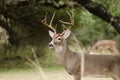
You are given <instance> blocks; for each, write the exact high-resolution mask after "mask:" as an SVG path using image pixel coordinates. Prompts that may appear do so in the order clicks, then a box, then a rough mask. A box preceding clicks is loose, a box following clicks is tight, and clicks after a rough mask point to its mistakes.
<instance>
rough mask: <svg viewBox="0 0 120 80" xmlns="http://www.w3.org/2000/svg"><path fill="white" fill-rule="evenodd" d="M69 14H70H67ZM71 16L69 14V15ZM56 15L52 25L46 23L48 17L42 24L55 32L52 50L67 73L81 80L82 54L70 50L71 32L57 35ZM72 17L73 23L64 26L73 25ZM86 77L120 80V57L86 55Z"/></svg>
mask: <svg viewBox="0 0 120 80" xmlns="http://www.w3.org/2000/svg"><path fill="white" fill-rule="evenodd" d="M67 13H68V12H67ZM68 14H69V13H68ZM54 16H55V13H54V14H53V16H52V19H51V21H50V24H47V23H46V19H47V15H46V16H45V19H43V20H42V21H41V22H42V23H43V24H44V25H45V26H47V27H48V28H50V29H51V30H53V31H49V35H50V37H51V38H52V41H51V42H50V43H49V47H50V48H54V49H55V52H56V56H57V58H58V60H59V61H60V62H61V64H62V65H63V66H64V68H65V69H66V71H67V72H68V73H69V74H70V75H73V76H74V80H81V66H82V65H81V54H84V53H81V54H79V53H76V52H73V51H71V50H70V49H69V47H68V45H67V42H66V39H67V38H68V37H69V36H70V32H71V31H70V30H69V29H67V30H64V31H63V32H62V33H57V32H56V30H55V29H54V28H53V27H52V25H51V24H52V21H53V18H54ZM69 16H70V19H71V23H68V22H63V21H61V22H62V23H64V24H66V23H67V24H70V25H71V24H73V19H72V18H73V16H71V15H70V14H69ZM84 75H105V76H107V77H108V76H111V77H113V78H114V79H115V80H120V56H116V55H90V54H84Z"/></svg>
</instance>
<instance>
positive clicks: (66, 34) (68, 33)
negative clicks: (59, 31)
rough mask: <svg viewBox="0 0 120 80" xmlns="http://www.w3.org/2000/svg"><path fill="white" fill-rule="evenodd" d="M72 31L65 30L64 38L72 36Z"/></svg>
mask: <svg viewBox="0 0 120 80" xmlns="http://www.w3.org/2000/svg"><path fill="white" fill-rule="evenodd" d="M70 32H71V31H70V30H65V31H64V35H63V38H64V39H66V38H68V37H69V36H70Z"/></svg>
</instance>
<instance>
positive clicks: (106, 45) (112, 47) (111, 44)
mask: <svg viewBox="0 0 120 80" xmlns="http://www.w3.org/2000/svg"><path fill="white" fill-rule="evenodd" d="M104 50H109V51H110V52H112V53H113V54H116V55H118V54H119V52H118V49H117V44H116V42H115V41H113V40H100V41H97V42H96V43H95V44H94V45H93V46H92V47H91V49H90V54H94V53H95V52H96V51H98V52H100V51H104Z"/></svg>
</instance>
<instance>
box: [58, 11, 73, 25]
mask: <svg viewBox="0 0 120 80" xmlns="http://www.w3.org/2000/svg"><path fill="white" fill-rule="evenodd" d="M66 13H67V14H68V15H69V17H70V22H65V21H62V20H59V21H60V22H61V23H63V24H67V25H70V26H74V11H73V9H72V11H71V14H70V13H69V12H68V11H66Z"/></svg>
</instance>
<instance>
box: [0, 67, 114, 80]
mask: <svg viewBox="0 0 120 80" xmlns="http://www.w3.org/2000/svg"><path fill="white" fill-rule="evenodd" d="M44 74H45V75H46V77H47V80H73V77H72V76H70V75H68V73H67V72H66V71H65V70H63V69H61V70H56V71H55V70H53V71H51V70H50V71H49V70H48V71H46V70H45V71H44ZM0 80H44V78H43V76H41V74H40V73H39V72H37V71H32V70H31V71H17V72H15V71H14V72H11V71H10V72H0ZM83 80H112V79H111V78H84V79H83Z"/></svg>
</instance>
